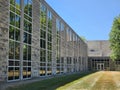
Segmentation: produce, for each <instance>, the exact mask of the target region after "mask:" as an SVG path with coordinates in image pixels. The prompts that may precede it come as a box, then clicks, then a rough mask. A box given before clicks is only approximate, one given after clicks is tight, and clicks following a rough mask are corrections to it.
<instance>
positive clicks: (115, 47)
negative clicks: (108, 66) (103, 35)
mask: <svg viewBox="0 0 120 90" xmlns="http://www.w3.org/2000/svg"><path fill="white" fill-rule="evenodd" d="M109 36H110V38H109V41H110V49H111V50H112V52H111V55H110V57H111V59H112V60H120V16H118V17H116V18H115V19H114V21H113V26H112V29H111V32H110V35H109Z"/></svg>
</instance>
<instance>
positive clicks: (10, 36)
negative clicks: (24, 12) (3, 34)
mask: <svg viewBox="0 0 120 90" xmlns="http://www.w3.org/2000/svg"><path fill="white" fill-rule="evenodd" d="M14 31H15V28H13V27H12V26H10V28H9V38H10V39H14Z"/></svg>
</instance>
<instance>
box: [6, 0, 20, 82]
mask: <svg viewBox="0 0 120 90" xmlns="http://www.w3.org/2000/svg"><path fill="white" fill-rule="evenodd" d="M20 13H21V9H20V0H10V20H9V23H10V25H9V59H8V80H17V79H20V31H21V30H20V20H21V16H20Z"/></svg>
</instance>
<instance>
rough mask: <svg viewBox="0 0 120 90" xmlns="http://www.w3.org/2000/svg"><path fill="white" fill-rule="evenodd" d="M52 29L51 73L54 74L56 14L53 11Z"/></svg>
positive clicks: (55, 67)
mask: <svg viewBox="0 0 120 90" xmlns="http://www.w3.org/2000/svg"><path fill="white" fill-rule="evenodd" d="M52 29H53V38H52V42H53V45H52V48H53V49H52V50H53V53H52V74H53V75H54V74H56V69H57V66H56V16H55V15H54V13H53V28H52Z"/></svg>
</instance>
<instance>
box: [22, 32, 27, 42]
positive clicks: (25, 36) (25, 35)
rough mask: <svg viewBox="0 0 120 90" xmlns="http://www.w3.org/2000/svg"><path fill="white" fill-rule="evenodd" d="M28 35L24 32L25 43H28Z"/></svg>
mask: <svg viewBox="0 0 120 90" xmlns="http://www.w3.org/2000/svg"><path fill="white" fill-rule="evenodd" d="M27 38H28V37H27V33H26V32H24V38H23V41H24V43H27Z"/></svg>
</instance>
